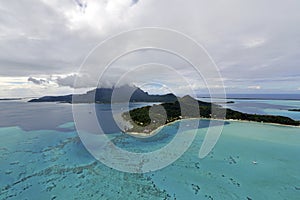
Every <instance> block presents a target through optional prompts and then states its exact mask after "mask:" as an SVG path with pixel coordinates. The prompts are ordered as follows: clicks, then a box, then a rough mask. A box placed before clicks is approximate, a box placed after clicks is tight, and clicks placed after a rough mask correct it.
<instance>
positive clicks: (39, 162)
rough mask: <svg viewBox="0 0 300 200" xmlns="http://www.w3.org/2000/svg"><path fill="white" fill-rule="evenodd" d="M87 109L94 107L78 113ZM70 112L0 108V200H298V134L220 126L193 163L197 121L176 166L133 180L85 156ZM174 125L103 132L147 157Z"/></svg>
mask: <svg viewBox="0 0 300 200" xmlns="http://www.w3.org/2000/svg"><path fill="white" fill-rule="evenodd" d="M237 103H238V102H237ZM237 103H236V104H237ZM241 103H245V102H241ZM246 103H254V104H257V105H258V104H259V105H265V104H268V106H269V105H272V106H273V105H274V106H275V107H273V109H275V110H277V111H278V110H280V109H281V108H282V107H281V106H288V107H298V105H299V104H298V102H297V101H295V102H293V101H264V102H260V101H259V102H257V101H256V102H249V101H247V102H246ZM143 105H144V104H132V105H131V106H132V107H139V106H143ZM230 105H232V106H233V105H234V104H230ZM248 105H249V104H248ZM88 106H93V105H89V104H83V105H82V108H83V109H84V108H85V107H88ZM96 106H97V110H99V114H100V115H105V114H107V116H106V117H104V118H105V119H108V118H109V117H110V116H109V106H107V105H96ZM277 106H279V107H277ZM121 107H122V106H121ZM243 107H244V106H243ZM248 107H255V106H248ZM257 107H259V108H258V110H260V111H264V112H265V110H266V108H265V107H263V106H257ZM71 108H72V107H71V105H70V104H59V103H26V102H19V101H2V102H0V113H1V115H0V136H1V140H0V199H210V200H211V199H230V200H231V199H247V198H248V199H262V200H263V199H295V200H296V199H299V198H298V197H299V196H300V173H299V168H300V157H299V152H300V129H299V128H297V127H285V126H278V125H268V124H261V123H249V122H231V121H230V122H226V123H225V126H224V129H223V132H222V135H221V137H220V139H219V141H218V142H217V144H216V146H215V147H214V149H213V150H212V152H210V154H209V155H208V156H207V157H205V158H204V159H200V158H199V157H198V153H199V148H200V146H201V144H202V142H203V139H204V136H205V134H206V131H207V125H208V122H209V121H208V120H201V123H200V126H199V128H198V130H197V135H196V138H195V140H194V141H193V143H192V145H191V146H190V148H189V149H188V150H187V151H186V152H185V153H184V154H183V155H182V156H181V157H180V158H179V159H178V160H177V161H175V162H174V163H172V164H171V165H169V166H167V167H165V168H163V169H161V170H158V171H154V172H149V173H145V174H132V173H125V172H120V171H117V170H115V169H112V168H109V167H107V166H105V165H104V164H102V163H101V162H99V161H97V160H96V159H95V158H93V157H92V156H91V155H90V153H89V152H88V151H87V150H86V149H85V147H84V146H83V144H82V143H81V141H80V139H79V137H78V134H77V132H76V129H75V126H74V122H73V118H72V110H71ZM240 108H242V107H240ZM244 108H245V107H244ZM106 111H107V113H106ZM248 111H249V110H248ZM297 116H299V115H298V113H297ZM297 116H296V117H295V118H297ZM104 118H103V116H102V118H101V116H99V120H101V119H104ZM178 123H179V122H177V123H174V124H171V125H169V126H166V127H164V128H163V129H162V130H161V131H160V132H159V133H158V134H157V135H155V136H154V137H151V138H147V139H140V138H135V137H131V136H128V135H125V134H122V133H121V132H118V129H116V127H115V126H114V125H113V124H107V123H106V126H107V130H109V132H110V135H109V137H110V138H111V139H112V141H113V142H114V143H115V144H116V145H117V146H119V147H121V148H124V149H126V150H129V151H153V150H155V149H158V148H161V147H162V146H164V145H166V144H167V143H169V142H170V140H172V138H173V137H174V135H173V134H174V133H175V132H176V130H177V129H178ZM184 134H191V132H190V131H189V130H187V131H186V132H185V133H184ZM254 161H255V163H257V164H255V163H254Z"/></svg>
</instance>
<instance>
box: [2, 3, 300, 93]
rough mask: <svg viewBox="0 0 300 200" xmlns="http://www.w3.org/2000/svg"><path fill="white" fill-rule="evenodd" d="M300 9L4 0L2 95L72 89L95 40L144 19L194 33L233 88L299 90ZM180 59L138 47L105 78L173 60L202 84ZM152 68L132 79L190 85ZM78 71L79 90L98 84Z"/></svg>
mask: <svg viewBox="0 0 300 200" xmlns="http://www.w3.org/2000/svg"><path fill="white" fill-rule="evenodd" d="M299 9H300V1H299V0H285V1H282V0H280V1H279V0H245V1H241V0H239V1H237V0H226V1H225V0H215V1H202V0H190V1H182V0H163V1H162V0H139V1H138V0H103V1H101V0H41V1H38V0H10V1H0V47H1V51H0V87H1V90H0V97H19V96H20V97H23V96H29V97H30V96H43V95H56V94H65V93H72V92H73V88H72V86H73V81H74V79H75V78H76V77H77V76H78V74H77V73H78V69H79V66H80V65H81V63H82V62H83V59H84V58H85V57H86V56H87V54H88V53H89V52H90V51H91V49H92V48H94V47H95V46H96V45H97V44H98V43H99V42H101V41H103V40H105V39H107V38H108V37H110V36H112V35H115V34H118V33H119V32H122V31H127V30H130V29H133V28H140V27H163V28H169V29H174V30H177V31H180V32H182V33H184V34H186V35H188V36H190V37H192V38H193V39H195V40H196V41H197V42H198V43H200V44H201V45H203V47H205V49H206V50H207V51H208V53H209V55H210V56H211V57H212V59H213V60H214V61H215V63H216V65H217V66H218V68H219V69H220V73H221V76H222V80H223V81H224V85H225V89H226V91H227V92H228V93H266V92H267V93H299V92H300V59H299V58H300V26H299V24H300V12H299ZM174 42H176V41H174ZM179 45H180V44H179ZM113 50H114V47H112V48H111V49H108V50H107V51H113ZM130 56H131V57H132V58H130ZM139 59H140V60H139ZM151 59H154V61H152V60H151ZM177 59H178V58H174V56H170V55H167V54H166V53H165V52H155V51H142V52H136V53H135V55H128V57H127V58H123V60H122V59H120V60H119V61H118V62H117V63H115V67H112V68H111V69H110V71H109V72H107V75H106V76H107V78H106V83H107V84H106V85H107V86H110V85H112V84H114V82H115V81H119V79H120V78H118V77H121V76H122V74H126V73H128V70H129V68H130V67H132V66H133V65H136V64H146V63H147V62H148V63H151V62H156V63H157V62H160V61H162V60H164V61H165V60H168V64H169V65H170V66H171V67H174V68H175V69H176V70H175V72H176V73H177V72H179V73H180V74H181V75H182V74H183V75H184V77H185V78H186V79H188V80H190V82H191V84H192V86H193V89H195V90H197V91H201V89H202V88H203V87H204V86H205V85H203V81H202V80H197V77H196V76H194V73H193V71H192V70H191V67H190V66H188V65H187V64H186V63H184V62H182V61H178V60H177ZM128 60H130V61H132V60H135V61H134V62H133V61H132V62H128ZM137 60H139V61H137ZM121 61H123V62H121ZM162 63H164V62H162ZM164 64H165V63H164ZM149 68H151V66H148V72H149V73H145V71H141V73H140V74H144V76H143V75H142V76H139V75H137V74H139V73H137V74H135V75H134V77H135V79H134V80H129V79H128V78H126V80H127V81H128V83H133V84H136V85H138V86H139V85H142V84H145V83H143V82H142V80H147V81H148V82H151V81H152V82H154V83H158V84H153V85H152V86H151V84H150V86H149V84H148V86H147V89H148V90H149V91H151V92H153V93H160V92H166V91H168V89H165V88H167V87H168V86H169V85H172V90H174V91H175V92H177V93H184V91H185V88H184V87H183V85H180V84H181V82H180V81H179V79H177V78H172V77H175V76H176V74H173V72H172V73H171V72H170V71H168V70H167V68H165V69H164V70H161V71H159V70H157V69H158V68H159V67H158V66H153V69H156V70H153V71H155V72H156V73H153V74H151V70H150V71H149ZM158 72H160V73H158ZM175 72H174V73H175ZM122 77H123V76H122ZM138 77H140V78H138ZM141 77H142V78H141ZM80 78H82V79H85V81H82V82H81V85H80V90H82V91H85V90H88V89H89V88H90V87H92V85H93V84H91V81H90V80H89V78H90V77H80ZM124 80H125V79H124ZM176 81H177V84H176ZM178 83H179V84H178ZM103 85H105V84H103ZM219 86H220V85H219V84H216V85H215V87H219ZM211 87H214V86H211Z"/></svg>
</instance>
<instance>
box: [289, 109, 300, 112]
mask: <svg viewBox="0 0 300 200" xmlns="http://www.w3.org/2000/svg"><path fill="white" fill-rule="evenodd" d="M289 111H294V112H300V109H289Z"/></svg>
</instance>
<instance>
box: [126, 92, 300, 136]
mask: <svg viewBox="0 0 300 200" xmlns="http://www.w3.org/2000/svg"><path fill="white" fill-rule="evenodd" d="M162 108H163V110H164V112H166V114H165V115H163V114H162V113H161V110H162ZM182 108H184V113H182ZM212 109H213V110H214V112H213V113H214V115H212ZM151 111H152V113H151ZM150 116H151V117H150ZM221 116H222V117H223V118H220V117H221ZM122 117H123V118H124V120H126V121H128V122H129V123H130V124H131V125H132V127H131V128H127V129H126V130H124V132H128V133H131V132H134V133H143V134H147V133H148V134H150V133H152V132H153V131H155V130H156V129H158V128H159V127H161V126H164V125H166V124H169V123H171V122H174V121H176V120H181V119H190V118H209V119H220V120H245V121H254V122H264V123H275V124H282V125H292V126H299V125H300V121H296V120H293V119H291V118H289V117H284V116H273V115H257V114H247V113H242V112H239V111H235V110H232V109H228V108H223V107H222V106H220V105H217V104H214V103H209V102H203V101H198V100H196V99H194V98H193V97H191V96H188V95H187V96H184V97H182V98H179V97H178V100H177V101H175V102H172V103H162V104H158V105H153V106H145V107H141V108H136V109H133V110H130V111H128V112H124V113H123V114H122Z"/></svg>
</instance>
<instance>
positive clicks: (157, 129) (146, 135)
mask: <svg viewBox="0 0 300 200" xmlns="http://www.w3.org/2000/svg"><path fill="white" fill-rule="evenodd" d="M196 119H197V120H208V121H211V120H215V121H224V122H241V123H253V124H263V125H273V126H279V127H280V126H281V127H290V128H300V126H294V125H287V124H278V123H269V122H256V121H248V120H238V119H215V118H186V119H177V120H175V121H172V122H170V123H167V124H164V125H161V126H159V127H157V128H156V129H154V130H152V131H151V132H149V133H140V132H123V133H124V134H126V135H130V136H133V137H139V138H147V137H150V136H151V137H152V136H154V135H156V134H157V133H158V131H159V130H161V129H163V128H164V127H166V126H169V125H171V124H174V123H176V122H179V121H181V120H196Z"/></svg>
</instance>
